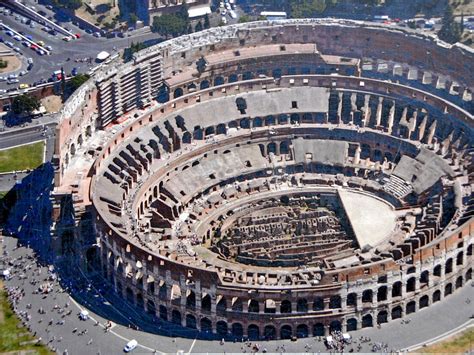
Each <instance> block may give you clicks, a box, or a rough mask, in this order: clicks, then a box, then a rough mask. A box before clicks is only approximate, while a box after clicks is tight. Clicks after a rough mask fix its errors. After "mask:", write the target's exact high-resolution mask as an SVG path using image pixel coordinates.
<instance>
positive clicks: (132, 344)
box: [123, 339, 138, 353]
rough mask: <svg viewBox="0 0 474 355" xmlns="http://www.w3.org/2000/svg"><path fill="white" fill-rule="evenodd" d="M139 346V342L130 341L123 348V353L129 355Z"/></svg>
mask: <svg viewBox="0 0 474 355" xmlns="http://www.w3.org/2000/svg"><path fill="white" fill-rule="evenodd" d="M137 345H138V342H137V341H136V340H135V339H132V340H130V341H129V342H128V343H127V344H126V345H125V346H124V348H123V351H125V352H126V353H129V352H130V351H132V350H133V349H135V348H136V347H137Z"/></svg>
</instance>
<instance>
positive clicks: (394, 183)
mask: <svg viewBox="0 0 474 355" xmlns="http://www.w3.org/2000/svg"><path fill="white" fill-rule="evenodd" d="M383 189H384V190H385V191H387V192H388V193H390V194H392V195H394V196H395V197H397V198H404V197H405V196H407V195H408V194H410V193H411V192H412V191H413V189H412V187H411V185H410V184H409V183H407V182H406V181H405V180H403V179H402V178H399V177H398V176H396V175H390V178H389V180H388V182H387V183H386V184H385V185H384V186H383Z"/></svg>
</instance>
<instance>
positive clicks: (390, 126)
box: [387, 101, 395, 134]
mask: <svg viewBox="0 0 474 355" xmlns="http://www.w3.org/2000/svg"><path fill="white" fill-rule="evenodd" d="M394 120H395V101H393V105H392V107H391V108H390V112H389V114H388V123H387V132H388V134H391V133H392V129H393V121H394Z"/></svg>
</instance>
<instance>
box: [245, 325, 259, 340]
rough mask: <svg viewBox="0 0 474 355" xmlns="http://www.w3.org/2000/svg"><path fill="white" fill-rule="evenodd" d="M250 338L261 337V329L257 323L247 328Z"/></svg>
mask: <svg viewBox="0 0 474 355" xmlns="http://www.w3.org/2000/svg"><path fill="white" fill-rule="evenodd" d="M247 334H248V337H249V340H258V339H259V338H260V329H259V328H258V325H256V324H250V325H249V326H248V328H247Z"/></svg>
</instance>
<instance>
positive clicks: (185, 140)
mask: <svg viewBox="0 0 474 355" xmlns="http://www.w3.org/2000/svg"><path fill="white" fill-rule="evenodd" d="M192 138H193V136H192V135H191V133H189V132H188V131H186V132H184V133H183V143H184V144H190V143H191V142H192Z"/></svg>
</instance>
